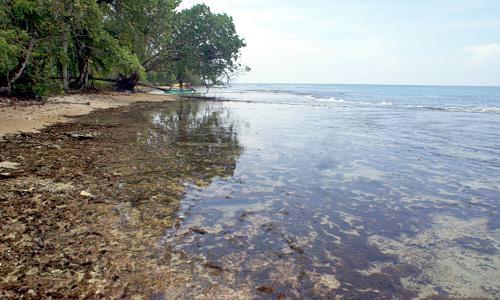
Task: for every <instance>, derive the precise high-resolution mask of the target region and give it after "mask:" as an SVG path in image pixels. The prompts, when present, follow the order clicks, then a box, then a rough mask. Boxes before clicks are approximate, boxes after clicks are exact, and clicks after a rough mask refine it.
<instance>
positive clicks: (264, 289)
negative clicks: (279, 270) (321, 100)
mask: <svg viewBox="0 0 500 300" xmlns="http://www.w3.org/2000/svg"><path fill="white" fill-rule="evenodd" d="M256 290H257V291H258V292H261V293H267V294H270V293H272V292H274V289H273V287H272V286H270V285H269V284H263V285H261V286H258V287H257V288H256Z"/></svg>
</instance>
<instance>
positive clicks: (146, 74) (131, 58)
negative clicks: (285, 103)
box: [0, 0, 245, 95]
mask: <svg viewBox="0 0 500 300" xmlns="http://www.w3.org/2000/svg"><path fill="white" fill-rule="evenodd" d="M179 3H180V1H179V0H120V1H119V0H73V1H60V0H0V93H7V94H10V93H11V92H12V93H16V94H35V95H47V94H49V93H55V92H60V91H62V88H63V87H64V88H65V89H66V88H67V85H66V83H67V82H70V83H71V86H72V87H73V88H89V87H90V86H91V82H92V80H90V79H92V78H98V77H106V78H116V77H117V76H118V75H120V74H124V75H129V74H132V73H138V74H139V75H140V78H142V79H146V80H150V81H156V82H158V81H159V82H162V83H169V82H173V81H175V80H190V81H192V82H201V83H204V84H220V83H222V82H223V81H225V80H228V79H229V78H230V76H231V74H234V73H235V71H237V70H238V69H240V68H241V65H239V64H238V63H237V62H236V61H237V59H238V58H239V50H240V49H241V48H242V47H244V46H245V43H244V42H243V39H241V38H240V37H239V36H238V35H237V34H236V31H235V28H234V24H233V21H232V19H231V17H229V16H227V15H225V14H213V13H212V12H210V9H209V8H208V7H207V6H206V5H197V6H194V7H193V8H191V9H188V10H183V11H181V12H176V10H175V9H176V8H177V6H178V5H179Z"/></svg>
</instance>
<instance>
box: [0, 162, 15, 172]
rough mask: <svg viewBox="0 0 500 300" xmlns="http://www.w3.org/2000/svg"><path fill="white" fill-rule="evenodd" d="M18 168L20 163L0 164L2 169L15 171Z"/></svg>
mask: <svg viewBox="0 0 500 300" xmlns="http://www.w3.org/2000/svg"><path fill="white" fill-rule="evenodd" d="M17 166H19V164H18V163H14V162H10V161H2V162H0V169H9V170H15V169H17Z"/></svg>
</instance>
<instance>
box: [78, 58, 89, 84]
mask: <svg viewBox="0 0 500 300" xmlns="http://www.w3.org/2000/svg"><path fill="white" fill-rule="evenodd" d="M88 82H89V61H88V60H86V61H85V63H84V64H83V67H82V68H80V77H79V78H78V83H77V85H76V86H77V87H78V88H79V89H83V88H86V87H87V84H88Z"/></svg>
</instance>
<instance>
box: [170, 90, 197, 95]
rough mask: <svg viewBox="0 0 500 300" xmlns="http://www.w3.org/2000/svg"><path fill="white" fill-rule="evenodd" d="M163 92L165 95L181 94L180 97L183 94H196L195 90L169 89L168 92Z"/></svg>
mask: <svg viewBox="0 0 500 300" xmlns="http://www.w3.org/2000/svg"><path fill="white" fill-rule="evenodd" d="M164 92H165V94H182V95H185V94H188V95H191V94H196V91H195V90H179V89H171V90H169V91H164Z"/></svg>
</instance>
